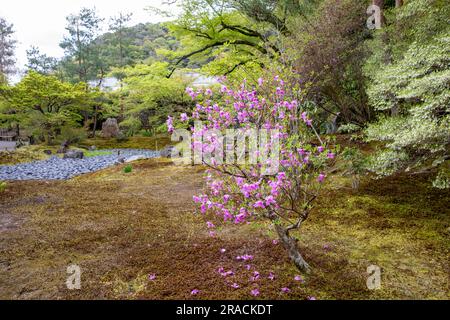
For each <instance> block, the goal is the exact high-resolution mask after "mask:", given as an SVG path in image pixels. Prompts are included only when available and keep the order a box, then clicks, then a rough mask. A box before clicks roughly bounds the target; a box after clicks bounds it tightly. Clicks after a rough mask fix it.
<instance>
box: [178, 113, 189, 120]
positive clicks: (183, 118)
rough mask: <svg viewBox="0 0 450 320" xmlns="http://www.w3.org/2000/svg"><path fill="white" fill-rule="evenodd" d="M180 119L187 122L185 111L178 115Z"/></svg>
mask: <svg viewBox="0 0 450 320" xmlns="http://www.w3.org/2000/svg"><path fill="white" fill-rule="evenodd" d="M180 119H181V121H182V122H187V121H189V117H188V115H187V114H186V113H182V114H181V115H180Z"/></svg>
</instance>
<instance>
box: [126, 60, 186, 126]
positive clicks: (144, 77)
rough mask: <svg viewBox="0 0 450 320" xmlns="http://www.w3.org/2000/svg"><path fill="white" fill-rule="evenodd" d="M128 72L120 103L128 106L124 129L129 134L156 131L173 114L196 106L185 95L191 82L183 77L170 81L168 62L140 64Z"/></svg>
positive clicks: (173, 78)
mask: <svg viewBox="0 0 450 320" xmlns="http://www.w3.org/2000/svg"><path fill="white" fill-rule="evenodd" d="M124 71H125V74H126V77H125V78H124V88H123V92H121V94H122V96H120V97H118V100H119V102H120V100H123V103H124V104H125V108H126V110H125V117H126V118H125V120H124V121H122V122H121V123H120V126H121V128H123V129H124V130H126V131H127V132H128V133H129V134H136V133H138V132H139V131H140V130H141V129H145V130H150V129H151V130H155V129H157V128H158V127H160V126H161V125H163V124H164V123H165V122H166V120H167V116H168V115H169V114H180V113H182V112H186V111H188V110H190V109H191V108H192V107H193V102H192V100H191V99H190V98H189V97H188V96H187V95H186V93H185V90H186V87H187V86H188V84H189V80H188V79H183V78H182V77H181V76H179V75H174V76H173V77H171V78H167V77H166V75H167V74H168V72H169V71H168V64H167V63H162V62H155V63H153V64H152V65H150V66H149V65H136V66H134V67H128V68H126V69H125V70H124Z"/></svg>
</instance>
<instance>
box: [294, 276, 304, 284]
mask: <svg viewBox="0 0 450 320" xmlns="http://www.w3.org/2000/svg"><path fill="white" fill-rule="evenodd" d="M294 280H295V281H300V282H302V283H303V282H304V280H303V278H302V276H295V277H294Z"/></svg>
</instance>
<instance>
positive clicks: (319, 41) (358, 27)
mask: <svg viewBox="0 0 450 320" xmlns="http://www.w3.org/2000/svg"><path fill="white" fill-rule="evenodd" d="M366 10H367V4H366V3H365V2H364V1H361V0H326V1H321V3H320V5H318V6H316V7H315V10H313V12H312V13H311V14H309V15H308V16H307V17H305V16H304V15H300V16H299V17H298V18H297V19H295V23H293V26H292V29H293V31H295V32H293V34H292V37H290V39H289V41H288V44H289V46H288V49H289V50H287V51H286V52H285V53H284V54H283V56H282V58H283V60H286V61H289V62H290V63H292V64H293V65H294V69H295V73H296V74H297V78H298V80H297V81H299V82H300V83H302V89H303V90H305V91H308V98H309V99H310V100H313V101H315V102H316V104H317V106H318V107H319V108H320V109H321V114H320V116H321V119H322V121H323V122H325V121H329V122H336V120H338V122H339V123H338V124H340V123H342V122H344V123H353V124H358V125H360V126H363V125H364V124H365V122H367V121H369V120H370V119H371V118H372V116H373V112H372V110H371V108H370V107H369V106H368V105H367V96H366V93H365V81H364V76H363V69H362V66H363V62H364V58H365V56H366V48H365V46H364V41H363V40H364V39H365V37H367V33H368V30H367V28H366V27H365V25H366V19H367V16H366ZM338 124H337V125H338ZM335 129H337V128H335ZM333 131H335V130H333Z"/></svg>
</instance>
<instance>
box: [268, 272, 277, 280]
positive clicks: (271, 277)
mask: <svg viewBox="0 0 450 320" xmlns="http://www.w3.org/2000/svg"><path fill="white" fill-rule="evenodd" d="M267 278H268V279H269V280H274V279H275V274H273V273H272V272H271V273H269V276H268V277H267Z"/></svg>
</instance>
